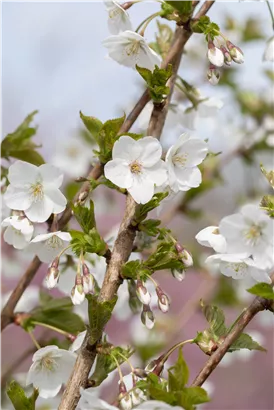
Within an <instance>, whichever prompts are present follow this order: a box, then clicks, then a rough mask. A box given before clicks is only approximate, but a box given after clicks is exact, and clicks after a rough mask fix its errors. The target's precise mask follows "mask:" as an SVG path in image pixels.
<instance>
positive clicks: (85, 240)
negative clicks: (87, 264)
mask: <svg viewBox="0 0 274 410" xmlns="http://www.w3.org/2000/svg"><path fill="white" fill-rule="evenodd" d="M69 232H70V234H71V237H72V240H71V245H72V250H73V252H74V253H75V254H76V255H77V256H80V255H81V252H82V253H83V254H85V253H97V254H98V255H104V254H105V252H106V250H107V244H106V243H105V241H104V240H103V239H102V238H101V236H100V235H99V233H98V232H97V230H96V228H92V229H91V230H90V231H89V232H88V233H87V234H86V233H85V232H81V231H76V230H70V231H69Z"/></svg>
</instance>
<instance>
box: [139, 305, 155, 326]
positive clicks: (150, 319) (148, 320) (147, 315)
mask: <svg viewBox="0 0 274 410" xmlns="http://www.w3.org/2000/svg"><path fill="white" fill-rule="evenodd" d="M141 321H142V323H143V325H145V326H146V327H147V329H152V328H153V326H154V323H155V319H154V315H153V312H152V310H151V309H150V307H149V305H143V311H142V313H141Z"/></svg>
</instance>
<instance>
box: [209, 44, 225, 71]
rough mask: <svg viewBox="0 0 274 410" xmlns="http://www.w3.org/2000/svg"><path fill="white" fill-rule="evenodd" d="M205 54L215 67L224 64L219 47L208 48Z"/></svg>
mask: <svg viewBox="0 0 274 410" xmlns="http://www.w3.org/2000/svg"><path fill="white" fill-rule="evenodd" d="M207 56H208V59H209V61H210V62H211V64H213V65H215V66H216V67H222V66H223V65H224V55H223V53H222V51H221V50H220V49H219V48H217V47H213V48H210V49H209V50H208V53H207Z"/></svg>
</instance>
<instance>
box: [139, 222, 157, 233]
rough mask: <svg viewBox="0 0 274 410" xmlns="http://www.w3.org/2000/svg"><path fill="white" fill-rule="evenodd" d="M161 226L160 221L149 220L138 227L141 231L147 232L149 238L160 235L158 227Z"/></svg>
mask: <svg viewBox="0 0 274 410" xmlns="http://www.w3.org/2000/svg"><path fill="white" fill-rule="evenodd" d="M160 224H161V221H160V220H159V219H148V220H146V221H144V222H142V223H140V224H139V225H138V229H139V231H143V232H145V233H146V234H147V235H149V236H157V235H158V234H159V228H158V226H159V225H160Z"/></svg>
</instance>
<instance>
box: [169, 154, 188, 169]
mask: <svg viewBox="0 0 274 410" xmlns="http://www.w3.org/2000/svg"><path fill="white" fill-rule="evenodd" d="M187 157H188V154H187V153H183V154H180V155H174V157H173V158H172V162H173V164H174V165H177V166H178V167H184V166H185V164H186V161H187Z"/></svg>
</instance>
